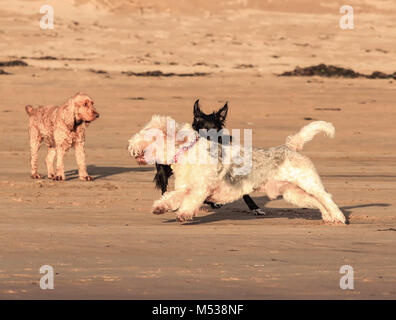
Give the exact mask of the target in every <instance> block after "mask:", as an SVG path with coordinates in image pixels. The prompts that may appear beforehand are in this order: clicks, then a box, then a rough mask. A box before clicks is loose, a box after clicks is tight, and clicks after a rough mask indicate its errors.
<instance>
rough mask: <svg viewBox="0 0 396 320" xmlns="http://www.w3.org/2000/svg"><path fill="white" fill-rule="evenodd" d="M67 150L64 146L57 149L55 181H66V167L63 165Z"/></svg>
mask: <svg viewBox="0 0 396 320" xmlns="http://www.w3.org/2000/svg"><path fill="white" fill-rule="evenodd" d="M65 153H66V148H64V147H63V146H62V145H61V146H58V147H56V175H55V177H54V180H57V181H62V180H65V167H64V165H63V158H64V157H65Z"/></svg>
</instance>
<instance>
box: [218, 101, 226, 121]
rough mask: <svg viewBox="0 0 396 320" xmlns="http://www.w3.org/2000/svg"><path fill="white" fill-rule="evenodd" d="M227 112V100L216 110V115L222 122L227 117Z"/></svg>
mask: <svg viewBox="0 0 396 320" xmlns="http://www.w3.org/2000/svg"><path fill="white" fill-rule="evenodd" d="M227 112H228V102H226V104H225V105H224V107H223V108H221V109H220V110H219V111H217V112H216V116H217V117H218V118H219V120H220V121H221V122H224V121H225V119H226V118H227Z"/></svg>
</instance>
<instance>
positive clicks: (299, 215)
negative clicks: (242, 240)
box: [164, 197, 390, 225]
mask: <svg viewBox="0 0 396 320" xmlns="http://www.w3.org/2000/svg"><path fill="white" fill-rule="evenodd" d="M279 199H281V198H279ZM254 200H257V201H258V202H257V203H260V205H261V206H260V207H261V208H262V209H263V210H264V211H265V212H266V215H263V216H256V215H254V214H253V213H252V212H251V211H249V210H247V208H246V209H241V207H242V206H245V204H244V203H243V201H239V205H238V207H236V206H235V203H234V204H228V205H224V206H223V207H221V208H220V209H217V210H215V211H214V212H213V211H212V210H213V209H209V210H211V211H212V213H211V214H208V215H206V216H197V217H194V220H192V221H189V222H185V223H183V224H184V225H197V224H204V223H211V222H216V221H221V220H254V219H272V218H286V219H305V220H322V216H321V213H320V211H319V210H316V209H301V208H266V206H265V205H266V204H267V203H268V202H269V201H271V200H270V199H269V198H268V197H258V198H254ZM389 206H390V204H388V203H368V204H361V205H355V206H344V207H340V209H341V211H342V212H343V213H344V215H345V217H346V218H347V220H349V216H350V215H351V213H352V211H351V209H357V208H366V207H389ZM175 221H176V219H169V220H165V221H164V223H170V222H175Z"/></svg>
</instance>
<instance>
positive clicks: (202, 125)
mask: <svg viewBox="0 0 396 320" xmlns="http://www.w3.org/2000/svg"><path fill="white" fill-rule="evenodd" d="M227 112H228V103H226V104H225V105H224V107H222V108H221V109H219V110H218V111H214V112H212V113H210V114H206V113H204V112H202V111H201V109H200V107H199V100H197V101H195V104H194V121H193V124H192V127H193V128H194V130H196V131H199V130H200V129H207V130H211V129H215V130H217V131H220V130H221V129H223V128H224V125H225V120H226V118H227Z"/></svg>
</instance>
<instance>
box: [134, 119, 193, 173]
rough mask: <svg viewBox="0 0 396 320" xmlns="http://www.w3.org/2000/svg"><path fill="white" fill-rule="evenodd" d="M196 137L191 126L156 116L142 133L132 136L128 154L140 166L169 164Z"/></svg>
mask: <svg viewBox="0 0 396 320" xmlns="http://www.w3.org/2000/svg"><path fill="white" fill-rule="evenodd" d="M192 136H196V133H195V131H194V130H193V129H192V127H191V125H189V124H179V123H177V122H176V121H175V120H173V119H172V118H171V117H167V116H159V115H154V116H153V117H152V118H151V120H150V121H149V123H147V124H146V125H145V126H144V128H143V129H142V130H140V132H138V133H137V134H135V135H134V136H132V138H131V139H130V140H129V144H128V152H129V153H130V154H131V156H132V157H134V158H135V159H136V161H137V163H138V164H140V165H146V164H153V163H154V162H157V163H164V164H165V163H168V161H170V160H171V158H172V157H173V156H174V155H175V153H176V150H178V148H179V147H180V146H181V145H183V144H186V143H188V142H189V141H190V140H192V139H193V138H192Z"/></svg>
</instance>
